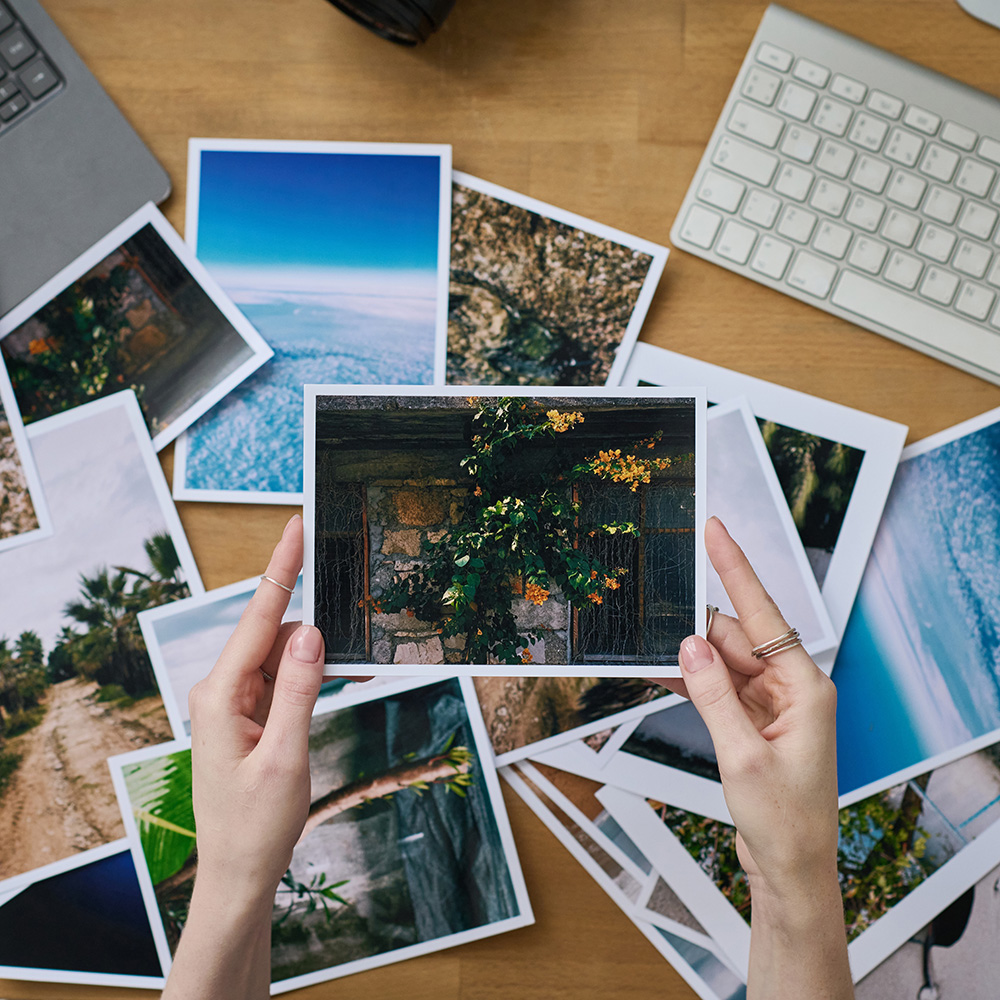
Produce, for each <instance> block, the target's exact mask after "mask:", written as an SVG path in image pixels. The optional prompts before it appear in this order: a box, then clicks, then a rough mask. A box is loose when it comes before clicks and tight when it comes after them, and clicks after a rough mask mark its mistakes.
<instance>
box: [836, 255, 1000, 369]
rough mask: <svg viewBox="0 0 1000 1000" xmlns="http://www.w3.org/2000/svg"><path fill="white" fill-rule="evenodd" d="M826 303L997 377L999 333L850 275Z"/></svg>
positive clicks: (999, 364)
mask: <svg viewBox="0 0 1000 1000" xmlns="http://www.w3.org/2000/svg"><path fill="white" fill-rule="evenodd" d="M830 301H831V302H832V303H833V305H835V306H839V307H840V308H841V309H846V310H847V311H848V312H851V313H854V314H855V315H856V316H860V317H862V318H863V319H869V320H872V321H874V322H875V323H879V324H881V325H882V326H885V327H888V328H889V329H890V330H895V331H896V333H899V334H902V335H903V336H904V337H910V338H912V339H913V340H916V341H920V342H921V343H924V344H927V346H928V347H933V348H935V349H936V350H938V351H942V352H944V353H945V354H950V355H952V356H954V357H956V358H960V359H961V360H963V361H966V362H968V363H969V364H973V365H976V366H977V367H979V368H984V369H986V370H987V371H991V372H993V373H994V374H996V375H1000V333H990V331H989V330H986V329H983V327H981V326H976V324H975V323H967V322H966V321H965V320H963V319H959V318H958V317H957V316H952V315H950V314H949V313H946V312H942V311H941V310H940V309H935V308H934V307H933V306H925V305H924V304H923V303H922V302H918V301H916V300H915V299H911V298H910V297H909V296H908V295H901V294H900V293H899V292H896V291H893V289H891V288H887V287H886V286H885V285H880V284H879V283H878V282H877V281H871V280H869V279H868V278H863V277H862V276H861V275H860V274H855V273H854V272H853V271H844V272H843V273H842V274H841V276H840V280H839V281H838V282H837V287H836V288H834V290H833V295H832V296H830Z"/></svg>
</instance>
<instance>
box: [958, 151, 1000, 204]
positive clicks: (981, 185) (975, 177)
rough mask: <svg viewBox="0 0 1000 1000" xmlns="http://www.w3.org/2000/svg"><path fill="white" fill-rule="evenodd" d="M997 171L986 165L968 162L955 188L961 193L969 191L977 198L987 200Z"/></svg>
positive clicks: (963, 165)
mask: <svg viewBox="0 0 1000 1000" xmlns="http://www.w3.org/2000/svg"><path fill="white" fill-rule="evenodd" d="M996 173H997V172H996V171H995V170H994V169H993V168H992V167H988V166H986V164H985V163H977V162H976V161H975V160H966V161H965V162H964V163H963V164H962V169H961V170H959V172H958V176H957V177H956V178H955V187H957V188H958V189H959V190H960V191H967V192H968V193H969V194H974V195H975V196H976V197H977V198H985V197H986V192H987V191H989V189H990V185H991V184H992V183H993V178H994V177H996Z"/></svg>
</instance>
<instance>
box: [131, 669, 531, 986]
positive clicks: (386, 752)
mask: <svg viewBox="0 0 1000 1000" xmlns="http://www.w3.org/2000/svg"><path fill="white" fill-rule="evenodd" d="M467 685H468V682H462V681H460V680H459V679H457V678H453V679H450V680H447V681H439V682H433V683H431V684H424V685H423V686H420V687H415V688H411V689H410V690H408V691H405V692H399V693H396V694H393V695H390V696H387V697H380V698H377V699H375V700H370V701H368V702H366V703H364V704H359V705H355V706H353V707H350V708H342V709H339V710H336V711H332V712H328V711H326V710H325V709H323V708H321V710H320V712H318V713H317V714H316V715H315V716H314V717H313V720H312V724H311V728H310V737H309V751H310V772H311V778H312V793H313V802H312V805H311V806H310V809H309V817H308V819H307V821H306V826H305V830H304V831H303V834H302V836H301V838H300V840H299V842H298V845H297V846H296V848H295V851H294V854H293V856H292V863H291V866H290V867H289V869H288V871H287V872H286V873H285V875H284V877H283V879H282V881H281V884H280V885H279V887H278V891H277V893H276V895H275V899H274V908H273V911H272V922H271V966H272V982H273V983H274V984H276V986H277V990H276V992H280V991H283V990H289V989H295V988H297V987H300V986H305V985H308V984H309V983H312V982H318V981H321V980H324V979H331V978H334V977H337V976H342V975H347V974H350V973H353V972H359V971H361V970H362V969H367V968H373V967H375V966H377V965H384V964H386V963H388V962H392V961H399V960H402V959H404V958H409V957H411V956H412V955H414V954H423V953H426V952H428V951H433V950H437V949H440V948H445V947H450V946H453V945H456V944H460V943H463V942H465V941H469V940H474V939H477V938H480V937H485V936H487V935H492V934H496V933H500V932H502V931H506V930H511V929H513V928H514V927H520V926H524V925H525V924H528V923H530V922H531V920H532V917H531V912H530V908H529V906H528V904H527V896H526V892H525V889H524V884H523V880H522V878H521V874H520V869H519V867H518V862H517V857H516V854H515V853H514V849H513V840H512V838H511V835H510V830H509V827H508V826H507V821H506V814H505V813H504V811H503V805H502V799H501V797H500V792H499V785H498V782H497V780H496V774H495V771H494V770H493V765H492V761H491V760H490V757H489V747H488V746H486V745H484V742H483V740H482V738H481V735H478V734H481V732H482V731H481V729H479V730H478V734H477V728H476V727H475V725H474V723H473V720H472V718H471V717H470V714H469V704H470V702H469V701H468V700H467V699H468V698H469V697H470V695H471V686H467ZM473 708H474V702H473ZM112 766H113V768H114V769H115V771H116V772H117V773H118V782H117V783H118V787H119V790H120V793H121V794H122V796H123V809H127V810H128V812H129V814H130V816H131V817H133V819H132V820H130V824H131V828H132V830H133V831H134V832H135V833H137V837H138V846H137V845H135V844H133V851H136V850H138V854H137V864H138V865H139V866H140V875H141V876H144V877H145V878H146V881H147V888H151V889H152V890H153V892H154V894H155V903H154V906H155V910H154V914H153V916H154V933H155V932H157V931H158V932H159V934H160V937H161V938H162V939H163V940H164V941H165V943H166V944H167V945H168V947H169V951H170V952H171V953H172V952H173V950H174V949H175V948H176V945H177V941H178V938H179V935H180V932H181V931H182V929H183V927H184V923H185V920H186V918H187V912H188V906H189V903H190V897H191V889H192V885H193V881H194V877H195V875H196V872H197V854H196V853H195V851H194V839H193V838H194V834H195V826H194V816H193V813H192V808H191V755H190V751H189V750H176V751H171V752H169V753H166V754H163V753H162V752H157V751H153V752H145V753H144V754H141V755H139V756H138V757H135V756H133V757H129V758H126V759H123V760H118V761H114V762H112ZM150 902H151V900H149V899H148V898H147V906H148V905H149V904H150Z"/></svg>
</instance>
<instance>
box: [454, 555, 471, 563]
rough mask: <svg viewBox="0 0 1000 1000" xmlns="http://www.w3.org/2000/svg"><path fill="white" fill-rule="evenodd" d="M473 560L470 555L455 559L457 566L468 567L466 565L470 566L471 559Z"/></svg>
mask: <svg viewBox="0 0 1000 1000" xmlns="http://www.w3.org/2000/svg"><path fill="white" fill-rule="evenodd" d="M471 558H472V557H471V556H468V555H465V556H457V557H456V559H455V565H456V566H466V565H468V562H469V559H471Z"/></svg>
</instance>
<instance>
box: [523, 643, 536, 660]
mask: <svg viewBox="0 0 1000 1000" xmlns="http://www.w3.org/2000/svg"><path fill="white" fill-rule="evenodd" d="M521 662H522V663H534V662H535V658H534V657H533V656H532V655H531V650H530V649H528V647H527V646H525V647H524V649H522V650H521Z"/></svg>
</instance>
